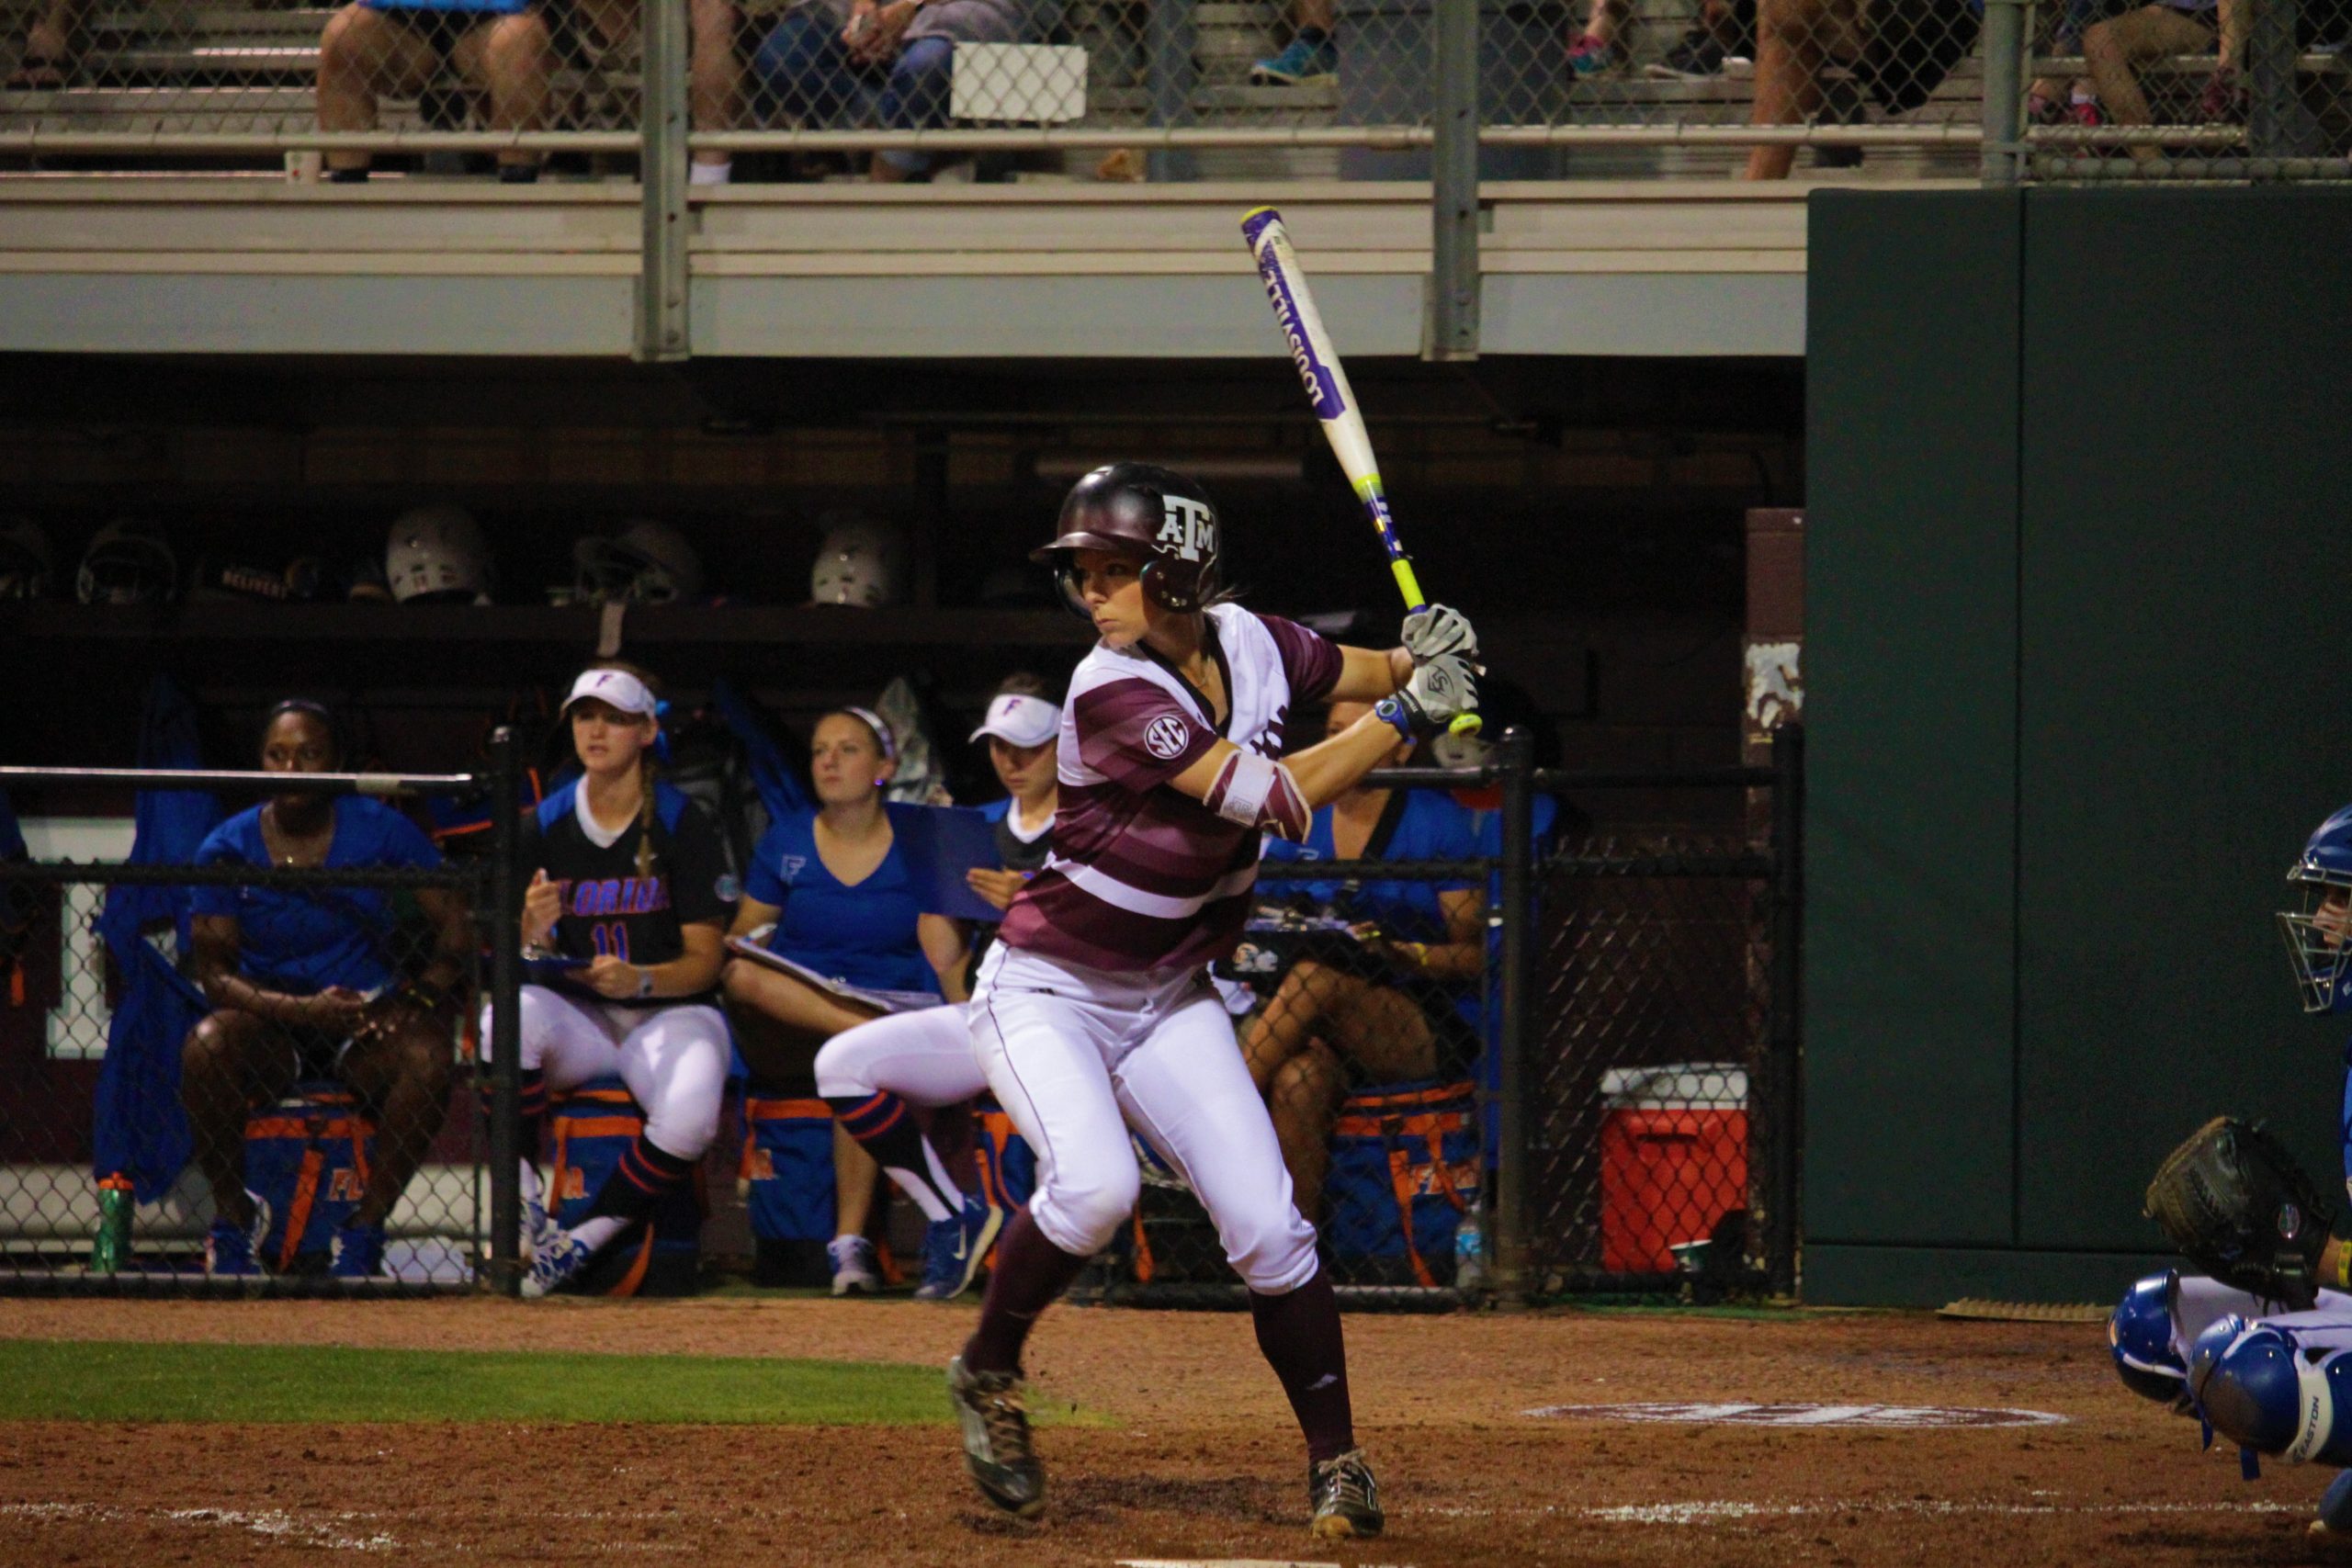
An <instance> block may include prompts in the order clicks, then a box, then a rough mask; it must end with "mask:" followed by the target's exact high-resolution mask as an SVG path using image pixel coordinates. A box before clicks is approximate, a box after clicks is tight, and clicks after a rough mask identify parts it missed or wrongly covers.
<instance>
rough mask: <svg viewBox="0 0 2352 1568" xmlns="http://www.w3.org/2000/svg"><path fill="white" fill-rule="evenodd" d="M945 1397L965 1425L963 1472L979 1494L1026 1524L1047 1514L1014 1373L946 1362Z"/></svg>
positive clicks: (1042, 1478)
mask: <svg viewBox="0 0 2352 1568" xmlns="http://www.w3.org/2000/svg"><path fill="white" fill-rule="evenodd" d="M947 1397H948V1398H949V1399H951V1400H953V1401H954V1402H955V1404H956V1419H957V1420H959V1421H961V1422H962V1423H963V1424H964V1468H965V1469H966V1470H967V1471H969V1472H971V1476H972V1483H973V1484H974V1485H976V1486H978V1488H979V1489H980V1495H982V1496H983V1497H986V1498H987V1499H988V1500H989V1502H991V1503H994V1504H995V1505H996V1506H998V1507H1000V1508H1002V1509H1003V1510H1004V1511H1005V1512H1006V1513H1008V1514H1016V1515H1018V1516H1020V1517H1022V1518H1024V1519H1034V1518H1035V1517H1037V1516H1038V1515H1039V1514H1042V1513H1044V1512H1045V1511H1046V1467H1045V1466H1044V1465H1042V1464H1039V1463H1038V1462H1037V1450H1035V1448H1034V1447H1032V1446H1031V1445H1030V1441H1029V1413H1028V1411H1027V1410H1025V1409H1024V1408H1023V1405H1022V1403H1021V1398H1022V1384H1021V1376H1020V1374H1019V1373H1017V1372H973V1371H965V1370H964V1358H963V1357H961V1356H958V1357H956V1359H954V1360H952V1361H950V1362H948V1363H947Z"/></svg>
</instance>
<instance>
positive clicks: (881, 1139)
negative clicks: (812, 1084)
mask: <svg viewBox="0 0 2352 1568" xmlns="http://www.w3.org/2000/svg"><path fill="white" fill-rule="evenodd" d="M825 1103H826V1104H828V1105H830V1106H831V1107H832V1108H833V1116H834V1118H835V1119H836V1120H837V1121H839V1122H841V1128H842V1132H844V1133H847V1134H849V1135H850V1136H851V1137H853V1138H855V1139H856V1140H857V1141H858V1142H859V1143H860V1144H862V1145H865V1152H866V1153H868V1154H870V1155H872V1156H874V1158H875V1160H876V1163H877V1164H879V1165H880V1166H881V1167H882V1168H883V1169H884V1170H886V1171H888V1172H889V1174H890V1179H891V1180H892V1181H895V1182H897V1183H898V1185H899V1191H901V1192H904V1193H905V1194H906V1195H907V1196H908V1197H910V1198H911V1199H913V1200H914V1204H915V1207H916V1208H918V1209H921V1210H922V1212H923V1217H924V1218H925V1219H928V1220H930V1221H932V1222H933V1224H936V1223H938V1222H940V1221H943V1220H952V1219H954V1218H955V1217H956V1215H958V1214H960V1213H963V1212H964V1190H963V1189H962V1188H960V1187H958V1186H957V1185H956V1181H955V1179H954V1178H952V1177H950V1176H949V1175H948V1174H947V1168H946V1166H944V1164H942V1163H941V1161H940V1158H939V1151H938V1150H937V1149H935V1148H933V1147H932V1146H931V1140H930V1139H929V1138H926V1137H924V1136H923V1134H922V1128H920V1127H918V1126H916V1125H915V1117H914V1109H913V1107H911V1106H910V1105H909V1104H908V1103H907V1102H906V1101H905V1100H902V1099H900V1098H899V1096H897V1095H895V1094H892V1093H891V1092H890V1091H889V1090H888V1089H876V1091H875V1092H874V1093H872V1094H870V1095H865V1096H862V1097H861V1096H856V1095H839V1096H835V1097H833V1098H831V1099H828V1100H826V1101H825Z"/></svg>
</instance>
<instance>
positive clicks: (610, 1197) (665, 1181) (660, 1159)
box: [571, 1133, 695, 1248]
mask: <svg viewBox="0 0 2352 1568" xmlns="http://www.w3.org/2000/svg"><path fill="white" fill-rule="evenodd" d="M694 1174H695V1161H693V1160H690V1159H684V1158H681V1157H680V1156H676V1155H673V1154H671V1153H669V1152H668V1151H667V1150H665V1149H662V1148H661V1147H660V1146H658V1145H655V1144H654V1143H653V1141H652V1140H651V1139H650V1138H648V1137H647V1136H646V1135H645V1134H642V1133H639V1134H638V1135H637V1141H636V1142H635V1143H633V1144H631V1145H629V1146H628V1147H627V1148H625V1149H623V1150H622V1151H621V1157H620V1158H619V1159H618V1160H617V1161H616V1162H615V1163H614V1166H613V1173H612V1174H611V1175H610V1176H608V1177H606V1178H605V1184H604V1185H603V1186H602V1187H599V1188H598V1189H596V1201H594V1202H593V1203H591V1204H589V1205H588V1214H587V1217H586V1218H585V1219H583V1220H582V1221H581V1222H580V1223H579V1224H576V1225H574V1226H572V1227H571V1231H572V1234H573V1235H576V1236H578V1237H580V1239H582V1241H585V1242H587V1243H588V1245H589V1247H591V1248H594V1247H599V1246H602V1245H603V1244H604V1243H605V1241H607V1240H609V1239H610V1238H611V1237H612V1236H613V1235H617V1234H619V1233H620V1232H621V1231H623V1230H626V1229H628V1227H629V1226H631V1225H633V1224H637V1223H638V1222H639V1221H641V1220H649V1219H651V1218H652V1217H653V1211H654V1209H655V1207H656V1206H657V1205H659V1204H660V1203H661V1201H662V1199H664V1198H667V1197H668V1196H669V1195H670V1194H671V1193H673V1192H675V1191H677V1190H679V1189H681V1188H683V1187H684V1186H685V1185H686V1183H687V1182H689V1181H691V1180H693V1179H694ZM600 1220H610V1221H612V1222H614V1223H613V1224H610V1225H603V1224H598V1223H597V1222H598V1221H600ZM592 1227H593V1228H592Z"/></svg>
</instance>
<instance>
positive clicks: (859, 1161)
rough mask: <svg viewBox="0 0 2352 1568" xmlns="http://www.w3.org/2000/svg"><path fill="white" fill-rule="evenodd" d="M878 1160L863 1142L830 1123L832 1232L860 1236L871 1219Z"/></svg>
mask: <svg viewBox="0 0 2352 1568" xmlns="http://www.w3.org/2000/svg"><path fill="white" fill-rule="evenodd" d="M881 1180H882V1162H881V1161H879V1160H877V1159H876V1158H875V1157H874V1156H872V1155H870V1154H868V1153H866V1152H865V1145H864V1144H861V1143H859V1142H858V1141H857V1140H856V1139H855V1138H853V1137H851V1136H850V1135H849V1134H847V1133H844V1132H842V1124H841V1123H840V1122H834V1123H833V1234H834V1235H865V1226H866V1224H867V1222H869V1221H870V1220H872V1219H873V1218H874V1190H875V1189H876V1187H877V1186H879V1185H880V1184H881Z"/></svg>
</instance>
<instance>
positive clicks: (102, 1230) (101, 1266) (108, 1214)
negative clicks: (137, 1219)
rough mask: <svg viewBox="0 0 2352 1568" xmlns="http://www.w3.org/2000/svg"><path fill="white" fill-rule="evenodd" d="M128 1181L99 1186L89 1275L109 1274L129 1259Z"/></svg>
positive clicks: (113, 1180) (122, 1179)
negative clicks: (96, 1232)
mask: <svg viewBox="0 0 2352 1568" xmlns="http://www.w3.org/2000/svg"><path fill="white" fill-rule="evenodd" d="M130 1209H131V1199H130V1178H129V1177H127V1176H109V1177H107V1178H106V1179H104V1180H102V1181H100V1182H99V1183H98V1234H97V1235H96V1237H94V1238H93V1239H92V1240H91V1243H90V1272H92V1273H93V1274H111V1273H113V1272H115V1271H116V1270H117V1269H120V1268H121V1267H122V1266H123V1264H124V1263H125V1262H126V1261H128V1260H129V1258H130Z"/></svg>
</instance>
